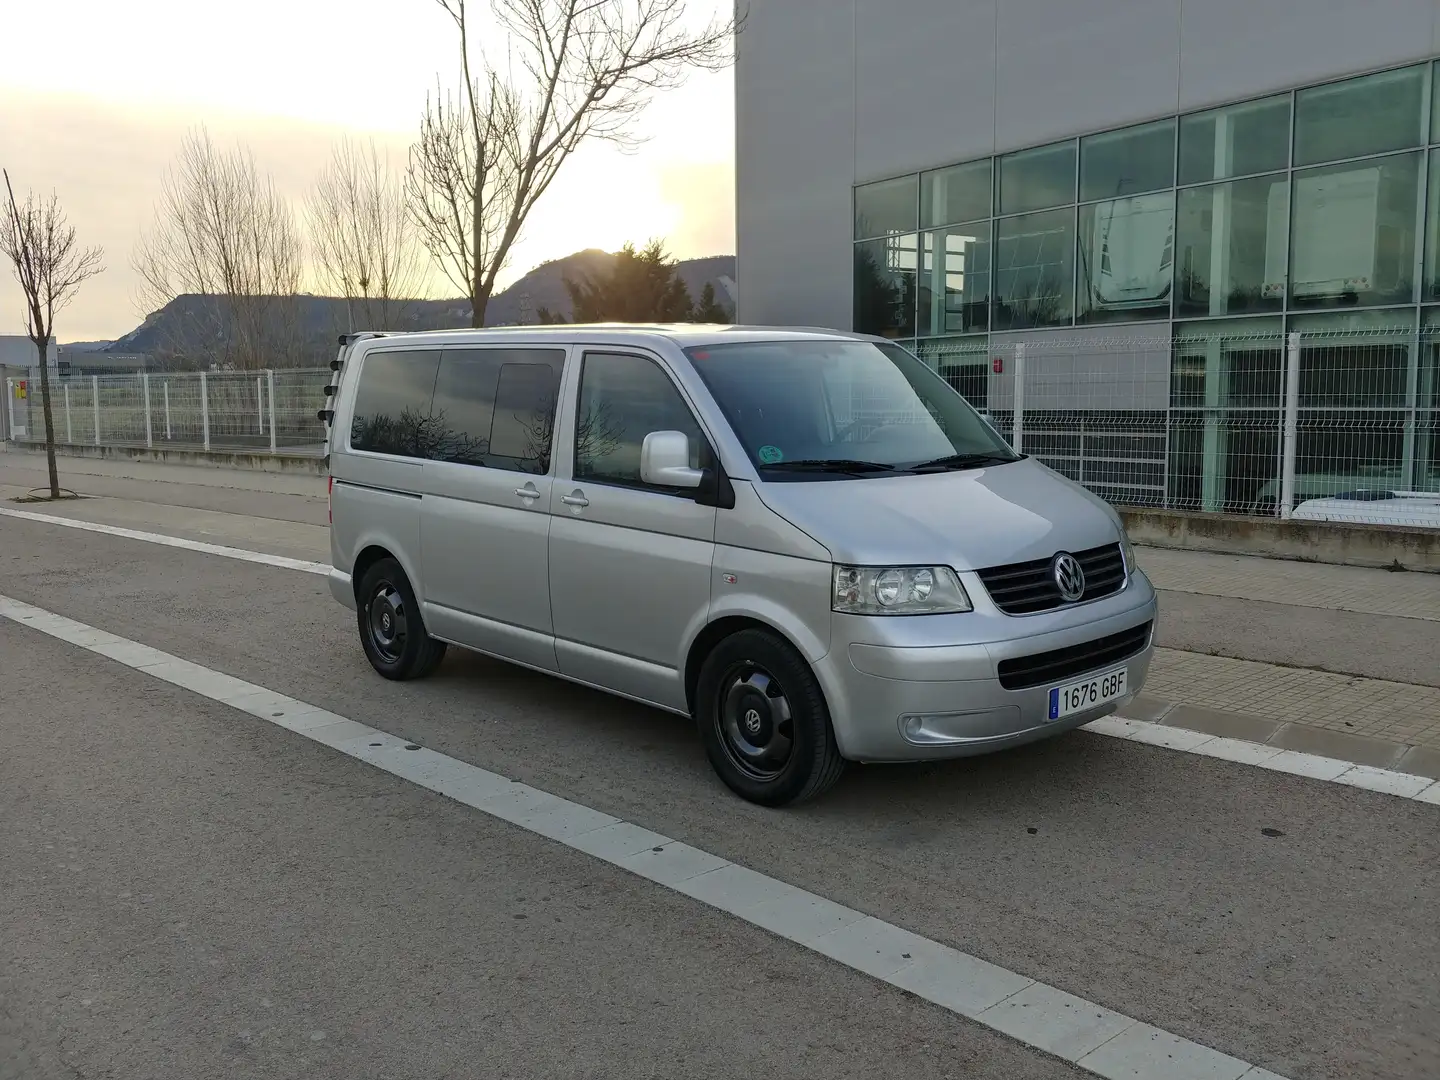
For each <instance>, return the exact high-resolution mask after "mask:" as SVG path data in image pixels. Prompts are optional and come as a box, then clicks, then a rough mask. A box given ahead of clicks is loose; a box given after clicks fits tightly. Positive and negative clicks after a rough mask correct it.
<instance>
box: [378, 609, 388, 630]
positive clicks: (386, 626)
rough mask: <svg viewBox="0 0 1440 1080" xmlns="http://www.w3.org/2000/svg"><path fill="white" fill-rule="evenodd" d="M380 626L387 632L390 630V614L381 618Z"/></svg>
mask: <svg viewBox="0 0 1440 1080" xmlns="http://www.w3.org/2000/svg"><path fill="white" fill-rule="evenodd" d="M380 625H381V626H383V627H384V628H385V629H386V630H389V629H390V613H389V612H388V611H387V612H386V613H385V614H384V615H382V616H380Z"/></svg>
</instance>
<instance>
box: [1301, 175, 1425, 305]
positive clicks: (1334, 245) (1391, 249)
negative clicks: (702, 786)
mask: <svg viewBox="0 0 1440 1080" xmlns="http://www.w3.org/2000/svg"><path fill="white" fill-rule="evenodd" d="M1419 166H1420V155H1419V154H1404V155H1401V156H1399V157H1389V158H1380V159H1378V160H1374V161H1360V162H1355V163H1353V164H1350V165H1332V166H1330V167H1329V168H1325V169H1308V170H1306V171H1305V172H1297V173H1296V174H1295V181H1294V183H1295V189H1294V192H1293V194H1292V196H1291V204H1292V210H1291V224H1290V238H1291V239H1290V300H1291V303H1292V304H1293V305H1296V306H1302V307H1339V306H1343V305H1355V304H1360V305H1378V304H1399V303H1409V302H1410V301H1411V300H1413V299H1414V293H1415V280H1414V279H1415V200H1416V198H1417V197H1418V195H1419Z"/></svg>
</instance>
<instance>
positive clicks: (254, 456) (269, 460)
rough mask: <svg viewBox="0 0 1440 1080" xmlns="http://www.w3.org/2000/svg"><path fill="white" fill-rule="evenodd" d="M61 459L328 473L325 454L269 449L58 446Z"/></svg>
mask: <svg viewBox="0 0 1440 1080" xmlns="http://www.w3.org/2000/svg"><path fill="white" fill-rule="evenodd" d="M9 448H10V449H11V450H12V451H17V450H18V451H20V452H21V453H26V454H33V455H35V456H36V457H42V458H43V457H44V456H45V448H44V447H43V446H40V447H37V446H33V445H31V444H28V443H13V442H12V443H10V444H9ZM55 453H56V455H57V456H58V457H69V458H99V459H101V460H106V461H151V462H156V463H158V464H163V465H197V466H200V467H202V468H212V469H250V470H253V471H255V472H269V473H304V474H307V475H311V476H325V475H326V474H327V472H328V469H327V467H326V462H325V457H324V456H323V454H321V453H318V452H317V453H314V454H287V453H285V452H284V451H281V452H279V453H275V454H272V453H270V451H268V450H171V449H161V448H159V447H156V448H155V449H153V450H152V449H147V448H146V447H143V446H74V445H59V446H56V447H55Z"/></svg>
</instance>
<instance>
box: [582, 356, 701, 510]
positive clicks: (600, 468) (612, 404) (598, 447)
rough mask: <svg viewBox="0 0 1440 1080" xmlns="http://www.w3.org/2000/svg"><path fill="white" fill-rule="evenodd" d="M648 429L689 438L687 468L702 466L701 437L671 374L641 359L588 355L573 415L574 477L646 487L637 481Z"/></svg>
mask: <svg viewBox="0 0 1440 1080" xmlns="http://www.w3.org/2000/svg"><path fill="white" fill-rule="evenodd" d="M652 431H683V432H684V433H685V434H686V435H688V436H689V437H690V467H691V468H694V469H698V468H700V460H701V448H702V447H704V446H705V445H706V443H705V437H704V436H703V435H702V434H701V432H700V427H699V425H698V424H697V423H696V422H695V417H694V415H693V414H692V413H691V412H690V406H689V405H687V404H686V403H685V399H684V398H682V397H681V396H680V392H679V391H678V390H676V389H675V384H674V383H672V382H671V381H670V376H669V375H667V374H666V373H665V372H664V371H662V370H661V368H660V366H659V365H658V364H656V363H655V362H654V361H651V360H647V359H645V358H644V357H642V356H624V355H620V354H611V353H589V354H587V355H586V357H585V367H584V369H583V370H582V371H581V373H580V408H579V410H578V412H577V413H576V417H575V479H577V480H595V481H599V482H601V483H608V484H621V485H625V486H631V487H641V486H648V485H642V483H641V480H640V448H641V447H642V446H643V445H644V443H645V436H646V435H649V434H650V433H651V432H652Z"/></svg>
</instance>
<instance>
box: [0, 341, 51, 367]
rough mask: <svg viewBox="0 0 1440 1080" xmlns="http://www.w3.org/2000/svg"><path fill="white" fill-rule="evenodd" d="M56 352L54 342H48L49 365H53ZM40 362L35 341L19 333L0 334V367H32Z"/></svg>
mask: <svg viewBox="0 0 1440 1080" xmlns="http://www.w3.org/2000/svg"><path fill="white" fill-rule="evenodd" d="M58 355H59V354H58V352H57V350H56V347H55V342H54V341H53V340H52V341H51V342H50V348H49V349H48V350H47V356H48V359H49V362H50V366H51V367H52V368H53V367H54V366H55V362H56V358H57V357H58ZM39 363H40V354H39V352H37V351H36V349H35V343H34V342H33V341H31V340H30V339H29V338H28V337H25V336H23V335H20V334H0V367H17V368H32V367H36V366H38V365H39Z"/></svg>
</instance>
